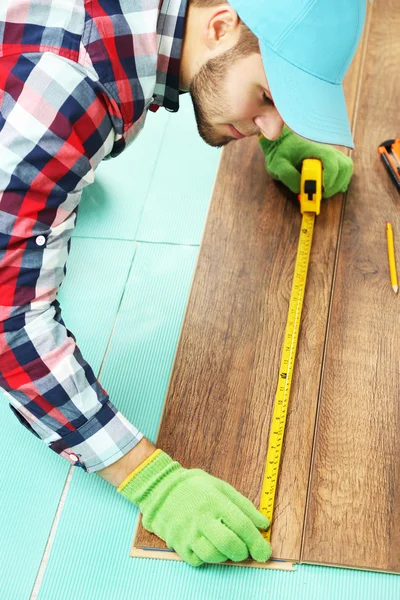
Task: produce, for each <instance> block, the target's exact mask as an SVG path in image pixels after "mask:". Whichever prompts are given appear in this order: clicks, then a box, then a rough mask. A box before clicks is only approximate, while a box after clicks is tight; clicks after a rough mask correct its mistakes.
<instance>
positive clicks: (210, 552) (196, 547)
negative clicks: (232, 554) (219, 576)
mask: <svg viewBox="0 0 400 600" xmlns="http://www.w3.org/2000/svg"><path fill="white" fill-rule="evenodd" d="M225 529H226V528H225ZM212 539H215V537H214V538H212ZM192 550H193V552H194V553H195V554H196V555H197V556H198V557H199V558H200V559H201V560H202V561H203V562H206V563H221V562H225V561H226V560H227V559H228V556H227V555H226V554H224V553H223V552H220V551H219V550H218V549H217V548H216V547H215V546H214V544H213V543H212V542H211V541H210V540H208V539H207V538H206V537H204V535H202V536H201V537H199V538H197V539H195V540H194V542H193V543H192Z"/></svg>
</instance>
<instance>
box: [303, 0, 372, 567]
mask: <svg viewBox="0 0 400 600" xmlns="http://www.w3.org/2000/svg"><path fill="white" fill-rule="evenodd" d="M372 8H373V7H372V3H371V8H370V12H369V15H368V22H367V27H366V36H365V39H364V41H363V45H364V47H363V52H362V60H361V65H360V70H359V75H358V86H357V96H356V101H355V106H354V114H353V120H352V132H353V137H355V133H356V123H357V116H358V107H359V103H360V96H361V87H362V82H363V75H364V65H365V58H366V54H367V48H368V44H369V33H370V26H371V20H372ZM351 154H352V150H351V151H350V155H351ZM347 194H348V192H345V193H344V194H343V197H342V209H341V212H340V218H339V227H338V236H337V242H336V252H335V261H334V265H333V273H332V283H331V291H330V294H329V303H328V315H327V321H326V329H325V337H324V344H323V352H322V361H321V369H320V378H319V385H318V392H317V407H316V413H315V421H314V432H313V439H312V450H311V457H310V468H309V471H308V481H307V495H306V503H305V509H304V517H303V530H302V534H301V543H300V559H299V563H303V555H304V546H305V537H306V527H307V519H308V514H309V509H310V497H311V484H312V479H313V469H314V464H315V452H316V438H317V432H318V430H319V429H318V423H319V413H320V408H321V396H322V388H323V383H324V374H325V362H326V354H327V348H328V341H329V331H330V323H331V318H332V310H333V300H334V295H335V283H336V277H337V271H338V263H339V254H340V246H341V241H342V233H343V222H344V217H345V211H346V201H347Z"/></svg>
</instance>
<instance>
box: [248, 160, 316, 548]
mask: <svg viewBox="0 0 400 600" xmlns="http://www.w3.org/2000/svg"><path fill="white" fill-rule="evenodd" d="M300 190H301V193H300V195H299V200H300V205H301V212H302V214H303V217H302V221H301V229H300V238H299V243H298V247H297V256H296V264H295V268H294V277H293V283H292V290H291V294H290V302H289V311H288V317H287V321H286V329H285V335H284V341H283V349H282V355H281V363H280V368H279V377H278V385H277V389H276V394H275V403H274V409H273V413H272V420H271V428H270V434H269V441H268V451H267V459H266V465H265V471H264V479H263V485H262V489H261V499H260V512H262V514H263V515H265V516H266V517H267V518H268V519H269V522H270V523H271V522H272V515H273V512H274V503H275V495H276V489H277V482H278V472H279V465H280V461H281V455H282V446H283V437H284V432H285V424H286V415H287V410H288V404H289V397H290V387H291V384H292V375H293V368H294V361H295V357H296V349H297V341H298V338H299V330H300V321H301V313H302V310H303V300H304V292H305V288H306V280H307V272H308V264H309V261H310V252H311V244H312V238H313V232H314V223H315V216H316V215H318V214H319V212H320V203H321V194H322V164H321V162H320V161H319V160H316V159H306V160H304V161H303V167H302V172H301V184H300ZM309 211H312V212H309ZM261 533H262V535H263V536H264V538H265V539H266V540H268V541H269V540H270V538H271V527H270V528H269V529H268V530H267V531H262V532H261Z"/></svg>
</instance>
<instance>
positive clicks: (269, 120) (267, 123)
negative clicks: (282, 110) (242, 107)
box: [254, 108, 284, 140]
mask: <svg viewBox="0 0 400 600" xmlns="http://www.w3.org/2000/svg"><path fill="white" fill-rule="evenodd" d="M254 123H255V124H256V125H257V127H258V128H259V130H260V131H261V133H262V134H263V136H264V137H266V138H267V140H276V139H277V138H278V137H279V136H280V135H281V133H282V129H283V125H284V122H283V121H282V118H281V116H280V114H279V113H278V111H277V110H276V108H274V109H273V111H268V113H267V114H265V115H261V116H258V117H256V118H255V119H254Z"/></svg>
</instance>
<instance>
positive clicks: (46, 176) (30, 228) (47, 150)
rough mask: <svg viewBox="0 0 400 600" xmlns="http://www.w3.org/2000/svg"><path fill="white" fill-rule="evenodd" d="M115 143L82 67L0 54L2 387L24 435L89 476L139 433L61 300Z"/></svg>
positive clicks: (102, 102) (45, 56)
mask: <svg viewBox="0 0 400 600" xmlns="http://www.w3.org/2000/svg"><path fill="white" fill-rule="evenodd" d="M114 136H115V134H114V131H113V128H112V123H111V120H110V116H109V106H108V99H107V97H106V95H105V94H104V93H103V90H102V88H101V86H100V85H99V84H98V82H96V80H95V79H92V78H91V76H90V75H89V74H88V73H86V72H85V71H84V70H83V69H82V68H81V67H80V66H79V65H77V64H75V63H74V62H72V61H69V60H67V59H64V58H62V57H59V56H57V55H55V54H52V53H41V54H39V53H37V54H25V55H19V56H11V57H2V58H0V388H2V392H3V393H2V395H3V396H5V398H6V400H8V402H9V403H10V406H11V408H12V409H13V411H14V412H15V413H16V414H17V416H18V418H19V420H20V421H21V422H23V423H24V424H25V425H26V426H27V427H28V429H30V430H31V431H32V432H33V433H35V435H37V436H38V437H40V438H41V439H42V440H43V441H44V442H45V443H46V444H47V445H48V446H49V447H50V448H51V449H52V450H54V451H55V452H57V453H58V454H61V455H62V456H63V457H64V458H66V459H67V460H68V461H69V462H70V463H71V464H73V465H75V466H79V467H82V468H83V469H84V470H85V471H87V472H91V471H98V470H100V469H103V468H104V467H106V466H108V465H110V464H112V463H114V462H115V461H117V460H118V459H119V458H121V457H122V456H124V455H125V454H126V453H127V452H128V451H129V450H131V449H132V448H133V447H134V446H136V444H137V443H138V442H139V441H140V440H141V439H142V437H143V434H142V433H140V432H139V431H138V430H137V429H136V427H134V426H133V425H132V424H131V423H129V421H128V420H127V419H126V418H125V417H124V416H123V415H122V414H121V413H120V412H119V411H117V409H116V408H115V407H114V406H113V405H112V404H111V402H110V400H109V396H108V395H107V393H106V392H105V391H104V390H103V388H102V387H101V385H100V383H99V381H98V380H97V379H96V377H95V375H94V373H93V371H92V369H91V367H90V366H89V364H88V363H87V362H86V361H85V359H84V358H83V356H82V354H81V352H80V350H79V348H78V346H77V344H76V343H75V337H74V335H73V334H72V333H71V332H70V331H69V330H68V329H67V328H66V326H65V324H64V322H63V319H62V317H61V307H60V304H59V302H58V300H57V299H56V295H57V291H58V288H59V287H60V285H61V283H62V281H63V278H64V276H65V273H66V261H67V258H68V253H69V249H70V243H71V235H72V232H73V230H74V227H75V222H76V217H77V211H78V205H79V201H80V197H81V193H82V189H83V188H84V187H85V186H86V185H87V184H89V183H91V182H92V181H93V179H94V170H95V168H96V167H97V165H98V164H99V162H100V161H101V160H102V159H103V158H104V157H105V156H106V155H107V154H109V153H110V151H111V149H112V146H113V141H114Z"/></svg>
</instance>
